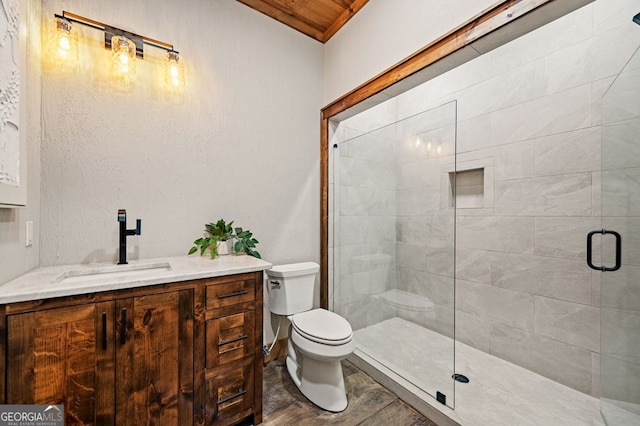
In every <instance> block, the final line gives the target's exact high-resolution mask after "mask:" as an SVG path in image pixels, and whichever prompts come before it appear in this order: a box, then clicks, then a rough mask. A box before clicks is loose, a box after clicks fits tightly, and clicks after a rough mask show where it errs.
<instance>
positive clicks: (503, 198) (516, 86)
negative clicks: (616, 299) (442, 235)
mask: <svg viewBox="0 0 640 426" xmlns="http://www.w3.org/2000/svg"><path fill="white" fill-rule="evenodd" d="M636 9H637V2H635V1H633V0H606V1H605V0H597V1H596V2H594V3H592V4H591V5H589V6H586V7H584V8H582V9H580V10H578V11H576V12H574V13H572V14H570V15H567V16H565V17H563V18H561V19H559V20H556V21H554V22H552V23H550V24H548V25H546V26H544V27H542V28H540V29H538V30H536V31H534V32H532V33H530V34H528V35H525V36H523V37H521V38H519V39H517V40H515V41H513V42H511V43H509V44H507V45H505V46H502V47H500V48H498V49H496V50H494V51H492V52H490V53H488V54H486V55H483V56H481V57H479V58H477V59H475V60H473V61H471V62H469V63H467V64H465V65H463V66H461V67H458V68H456V69H455V70H452V71H450V72H448V73H446V74H444V75H442V76H440V77H437V78H435V79H433V80H431V81H429V82H427V83H425V84H423V85H421V86H419V87H417V88H415V89H413V90H411V91H409V92H407V93H405V94H402V95H399V96H397V97H396V98H394V99H393V100H391V101H388V102H386V103H385V104H382V105H379V106H378V107H376V108H375V109H374V110H373V117H374V118H373V119H366V117H365V116H364V114H362V115H361V116H356V117H354V118H352V119H350V120H348V121H347V122H343V123H341V126H340V127H339V128H338V131H337V132H336V137H338V138H339V137H344V135H345V134H347V133H349V132H353V131H354V130H353V129H357V130H358V131H368V130H370V129H372V128H376V127H379V126H380V125H381V124H388V123H391V122H394V121H396V120H401V119H403V118H405V117H409V116H412V115H414V114H417V113H419V112H422V111H425V110H429V109H431V108H434V107H436V106H439V105H442V104H444V103H446V102H449V101H452V100H457V114H458V117H457V124H458V127H457V149H456V151H457V154H458V155H457V169H458V171H464V170H482V174H483V180H482V183H481V184H479V185H482V191H481V193H480V194H478V193H476V194H475V195H474V197H475V198H476V199H475V201H474V203H475V204H473V203H472V205H470V206H467V207H466V208H459V209H458V211H457V219H456V244H457V246H456V298H455V300H456V330H455V332H456V339H458V340H460V341H463V342H465V343H467V344H470V345H472V346H474V347H477V348H479V349H481V350H484V351H486V352H488V353H491V354H493V355H496V356H498V357H501V358H504V359H506V360H508V361H511V362H513V363H515V364H518V365H521V366H523V367H526V368H528V369H530V370H532V371H534V372H537V373H539V374H542V375H544V376H546V377H549V378H551V379H553V380H556V381H558V382H560V383H563V384H566V385H568V386H571V387H573V388H575V389H578V390H580V391H582V392H585V393H589V394H593V395H596V396H597V395H599V394H600V380H599V377H600V346H601V345H600V301H601V292H600V289H601V282H600V273H599V272H591V270H590V269H588V267H587V266H586V264H585V261H584V259H585V249H586V247H585V240H586V234H587V232H588V231H590V230H593V229H599V228H600V227H601V225H600V210H601V193H600V182H601V173H600V170H601V155H600V152H601V123H602V117H601V100H602V97H603V95H604V94H605V93H606V91H607V89H608V88H609V87H610V86H611V84H612V83H613V81H614V80H615V78H616V76H617V74H618V73H620V71H621V70H622V69H623V67H624V66H625V64H626V62H627V61H628V60H629V58H630V57H631V56H632V54H633V53H634V51H635V49H636V48H637V47H638V46H639V45H640V31H638V27H637V26H636V25H634V24H633V23H632V22H631V18H632V16H633V15H635V14H636V13H637V12H638V10H636ZM363 123H367V124H366V125H365V124H363ZM365 126H368V128H366V127H365ZM341 135H342V136H341ZM340 149H342V148H340ZM396 156H397V157H393V158H394V159H393V160H392V159H391V158H392V157H389V159H387V161H388V162H389V163H392V162H393V163H395V165H396V166H397V167H398V169H396V171H395V175H396V180H395V181H394V185H396V186H395V196H392V195H391V194H390V193H387V194H386V195H387V196H388V198H387V202H389V201H390V200H392V199H394V197H395V203H396V204H395V209H396V211H395V212H393V214H397V222H396V224H395V226H396V230H397V235H394V238H395V249H394V243H393V242H392V241H389V240H388V239H385V240H384V245H385V247H386V248H387V247H388V252H387V253H388V254H389V256H390V257H391V258H392V259H393V261H392V262H393V265H394V266H395V279H393V278H391V281H390V283H387V284H386V287H385V288H393V286H397V288H399V289H403V290H407V291H410V292H412V293H417V294H422V295H424V296H426V297H429V298H430V299H432V300H433V301H434V302H436V308H437V307H438V306H440V307H445V308H446V306H447V303H448V301H447V297H449V296H450V295H449V294H448V291H449V290H448V287H446V285H445V284H444V283H443V285H438V284H437V282H436V281H437V280H436V281H434V280H431V281H429V280H424V279H419V278H418V277H421V276H423V277H424V276H425V275H433V274H432V273H433V272H434V271H433V270H430V269H429V268H431V267H432V266H429V265H436V266H437V265H447V264H451V263H452V261H453V259H452V258H451V259H447V256H452V253H449V254H447V253H446V249H445V250H444V251H443V250H438V249H437V247H436V248H435V249H434V245H435V246H438V244H437V238H438V236H437V235H433V234H423V235H412V234H411V232H410V230H411V229H412V228H413V226H412V221H413V223H415V221H416V220H420V219H418V218H410V217H408V216H410V215H407V214H406V213H408V212H411V211H412V209H413V210H415V209H419V205H420V204H421V203H424V202H425V200H424V198H423V197H422V195H423V194H420V193H418V192H416V191H411V190H410V187H408V186H407V185H411V181H412V176H411V174H406V173H405V171H406V168H405V171H403V170H402V169H403V162H402V161H401V160H399V158H401V155H400V154H399V153H398V152H396ZM340 161H342V160H340ZM340 166H344V164H340ZM415 167H418V166H417V165H416V166H415ZM425 167H426V164H425ZM430 170H431V169H430ZM361 172H362V170H361ZM431 172H432V173H436V172H434V171H433V170H431ZM437 174H438V176H439V181H440V182H439V183H438V185H439V186H440V188H441V193H440V195H439V197H440V204H439V206H438V207H439V208H440V209H442V212H443V214H442V215H440V216H439V219H438V220H444V221H446V218H447V215H446V213H445V212H446V209H447V208H448V206H447V203H446V198H447V195H446V194H445V192H446V188H447V181H448V177H449V173H448V170H446V168H445V167H443V166H440V167H439V170H437ZM390 182H391V181H390V180H389V181H387V183H388V184H389V185H387V186H385V187H384V188H385V191H387V192H391V191H392V190H393V189H392V188H391V186H390ZM334 184H335V182H334ZM380 191H381V190H369V192H368V193H369V194H373V193H380ZM352 195H353V194H351V195H349V196H347V197H346V199H340V201H339V203H340V204H341V206H340V209H342V207H343V206H342V204H344V203H352V202H355V198H353V197H352ZM365 197H366V196H365ZM369 197H370V198H368V200H369V202H371V201H372V200H373V198H371V197H373V195H369ZM478 197H479V199H480V204H478V203H477V201H478V200H477V199H478ZM412 203H415V204H412ZM365 209H366V208H365ZM392 210H393V208H392V207H391V206H388V208H387V209H386V210H385V214H387V213H388V214H389V215H391V214H392ZM387 219H388V220H390V218H387ZM334 220H336V219H334ZM339 220H340V221H342V220H343V219H342V218H341V219H339ZM424 220H427V219H424ZM429 220H431V221H433V219H429ZM365 223H366V221H365V222H363V223H362V224H360V227H359V228H358V227H355V228H354V229H359V230H360V231H359V232H364V233H365V234H366V232H367V230H366V229H364V228H362V227H363V226H367V225H365ZM385 223H386V226H387V227H385V229H387V230H388V229H389V228H388V226H389V222H388V221H387V222H385ZM428 225H429V226H427V227H424V226H422V227H420V229H422V230H424V229H430V230H436V231H437V230H441V232H445V231H443V230H445V229H449V227H448V225H447V224H446V223H430V224H428ZM349 226H350V227H351V226H353V225H349ZM441 227H442V228H441ZM337 229H340V230H343V224H342V223H341V224H340V226H339V228H337ZM378 232H379V231H376V233H378ZM387 232H389V233H388V234H387V233H385V232H381V233H380V234H381V235H385V236H386V237H385V238H387V237H388V238H390V237H391V235H392V232H391V231H387ZM361 237H362V238H365V237H364V234H361ZM366 238H374V237H372V236H369V237H366ZM434 239H435V240H434ZM420 241H422V242H420ZM430 245H431V247H429V246H430ZM443 247H444V246H440V248H443ZM420 248H422V249H423V250H424V251H423V252H424V253H426V258H425V261H424V262H421V261H417V260H416V257H415V256H416V255H415V253H416V252H417V251H419V249H420ZM340 250H342V251H343V252H342V253H341V254H340V255H339V256H336V258H340V259H343V260H342V262H341V265H339V266H338V267H339V268H343V267H345V266H346V263H345V262H351V260H346V259H349V258H350V257H348V256H344V254H345V253H344V249H343V248H340ZM362 265H363V268H364V265H365V264H364V263H363V264H362ZM365 269H366V268H365ZM440 272H442V271H440ZM387 273H388V271H386V272H385V274H387ZM366 274H367V272H365V271H364V270H363V271H361V275H360V276H359V278H358V279H356V280H353V281H351V282H350V283H349V289H348V290H344V289H341V286H342V285H343V284H344V283H342V282H341V283H339V285H336V286H334V287H335V289H334V291H335V292H336V293H335V295H336V296H337V298H335V299H334V300H336V301H337V300H340V297H343V296H344V297H350V299H348V301H350V302H354V301H355V299H354V297H355V295H356V294H358V293H361V291H359V290H358V289H359V288H361V287H362V286H369V289H370V290H372V291H373V290H375V291H377V290H382V289H383V287H384V286H383V285H382V284H376V283H371V282H368V281H367V280H368V277H366V276H365V275H366ZM373 275H375V276H380V275H379V274H376V273H373ZM436 275H438V274H436ZM443 276H446V274H443ZM421 283H429V284H427V285H422V284H421ZM421 285H422V286H421ZM340 292H345V294H341V293H340ZM347 293H348V294H347ZM386 314H387V313H385V315H386ZM390 314H392V313H389V315H390ZM382 316H384V315H382ZM436 318H438V317H437V316H436ZM420 319H423V320H422V321H420ZM414 320H416V321H417V322H421V323H425V324H423V325H426V326H428V327H430V328H433V329H435V330H437V331H441V332H442V331H443V330H442V324H439V323H438V322H437V321H434V322H429V320H428V316H426V315H425V316H424V317H422V318H414Z"/></svg>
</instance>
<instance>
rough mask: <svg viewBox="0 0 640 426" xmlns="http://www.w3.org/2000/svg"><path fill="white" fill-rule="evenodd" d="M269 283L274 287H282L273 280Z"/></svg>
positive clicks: (278, 282)
mask: <svg viewBox="0 0 640 426" xmlns="http://www.w3.org/2000/svg"><path fill="white" fill-rule="evenodd" d="M269 283H270V284H271V285H273V286H277V287H280V281H275V280H272V281H269Z"/></svg>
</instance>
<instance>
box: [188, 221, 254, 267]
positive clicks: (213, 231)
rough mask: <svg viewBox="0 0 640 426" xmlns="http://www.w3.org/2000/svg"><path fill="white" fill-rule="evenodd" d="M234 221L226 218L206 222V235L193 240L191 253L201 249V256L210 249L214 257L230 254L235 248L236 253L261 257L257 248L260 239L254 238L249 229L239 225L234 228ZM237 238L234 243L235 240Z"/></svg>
mask: <svg viewBox="0 0 640 426" xmlns="http://www.w3.org/2000/svg"><path fill="white" fill-rule="evenodd" d="M232 226H233V221H231V222H229V223H226V221H225V220H224V219H220V220H218V221H217V222H215V223H214V222H210V223H207V224H205V230H204V232H205V236H203V237H201V238H198V239H197V240H195V241H194V242H193V247H191V249H190V250H189V254H193V253H195V252H197V251H200V256H204V254H205V253H206V252H207V250H208V251H209V254H210V256H211V258H212V259H215V258H216V257H218V256H220V255H225V254H230V252H231V249H232V248H233V249H234V250H235V252H236V253H245V254H248V255H249V256H253V257H257V258H259V259H260V253H258V252H257V251H256V250H255V247H256V244H258V240H256V239H255V238H253V234H252V233H251V231H249V230H243V229H242V228H240V227H238V228H235V229H233V227H232ZM234 239H235V240H237V241H236V243H235V244H233V245H232V241H233V240H234Z"/></svg>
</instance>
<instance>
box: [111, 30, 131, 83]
mask: <svg viewBox="0 0 640 426" xmlns="http://www.w3.org/2000/svg"><path fill="white" fill-rule="evenodd" d="M111 51H112V52H113V56H112V64H111V67H112V70H113V77H114V78H115V80H117V81H119V82H121V83H122V84H123V85H124V86H125V87H128V86H129V85H131V83H132V82H133V76H134V75H135V73H136V45H135V43H134V42H133V41H132V40H130V39H128V38H126V37H123V36H113V37H112V38H111Z"/></svg>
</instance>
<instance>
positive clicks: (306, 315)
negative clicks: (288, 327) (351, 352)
mask: <svg viewBox="0 0 640 426" xmlns="http://www.w3.org/2000/svg"><path fill="white" fill-rule="evenodd" d="M291 324H292V325H293V327H294V328H295V329H296V331H297V332H298V333H299V334H301V335H302V336H304V337H306V338H307V339H309V340H312V341H314V342H318V343H324V344H326V345H334V346H336V345H342V344H344V343H347V342H349V341H351V339H352V338H353V330H352V329H351V325H350V324H349V322H348V321H347V320H346V319H344V318H342V317H341V316H340V315H338V314H336V313H334V312H330V311H327V310H326V309H313V310H311V311H306V312H301V313H299V314H295V315H293V316H292V317H291Z"/></svg>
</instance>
